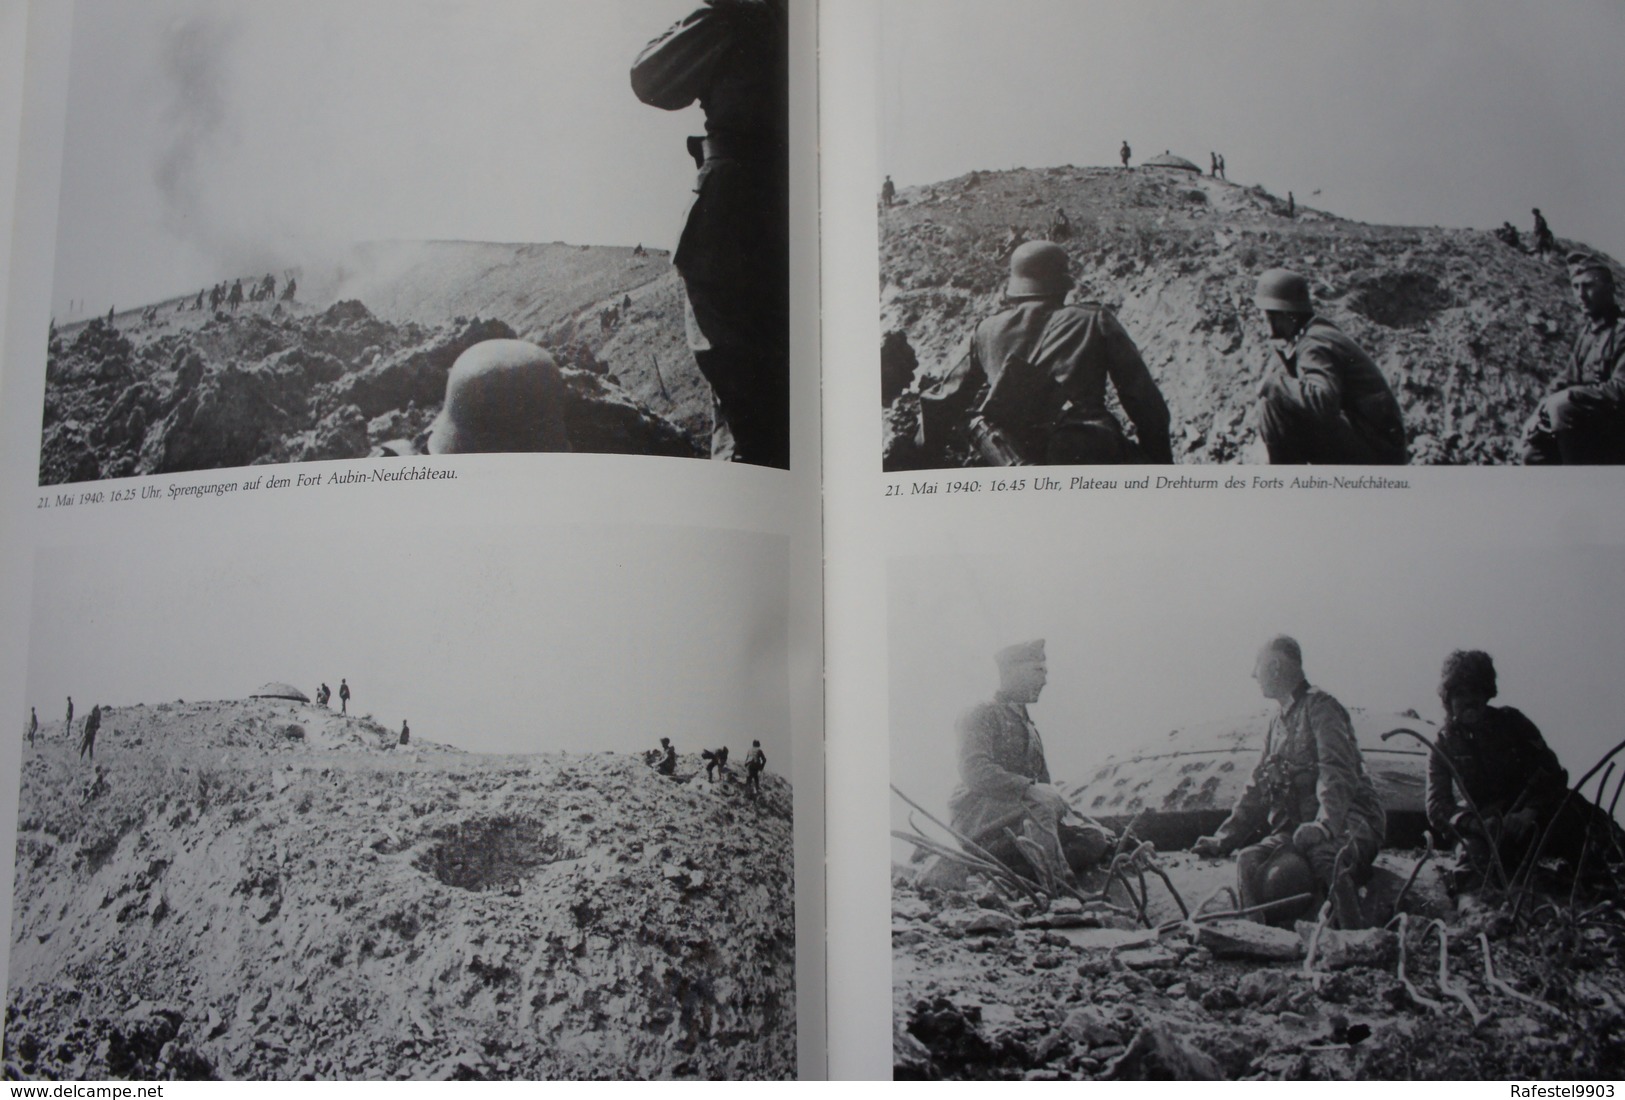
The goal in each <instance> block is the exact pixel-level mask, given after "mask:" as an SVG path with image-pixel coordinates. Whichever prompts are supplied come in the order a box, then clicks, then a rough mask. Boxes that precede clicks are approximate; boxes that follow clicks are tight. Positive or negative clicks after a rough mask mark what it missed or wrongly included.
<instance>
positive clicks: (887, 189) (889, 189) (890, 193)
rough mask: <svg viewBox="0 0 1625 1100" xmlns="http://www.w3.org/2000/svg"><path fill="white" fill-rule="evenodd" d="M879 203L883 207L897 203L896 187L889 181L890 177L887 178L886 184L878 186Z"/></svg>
mask: <svg viewBox="0 0 1625 1100" xmlns="http://www.w3.org/2000/svg"><path fill="white" fill-rule="evenodd" d="M880 201H881V203H882V204H883V205H885V206H890V205H891V204H892V203H894V202H896V201H897V185H896V184H895V183H893V182H892V181H891V177H890V176H887V177H886V182H885V183H882V184H881V185H880Z"/></svg>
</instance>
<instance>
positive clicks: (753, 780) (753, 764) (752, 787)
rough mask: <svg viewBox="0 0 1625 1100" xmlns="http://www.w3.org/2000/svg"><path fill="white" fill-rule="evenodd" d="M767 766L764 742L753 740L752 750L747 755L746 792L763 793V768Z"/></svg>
mask: <svg viewBox="0 0 1625 1100" xmlns="http://www.w3.org/2000/svg"><path fill="white" fill-rule="evenodd" d="M766 767H767V754H766V753H764V752H762V743H761V742H760V741H752V742H751V743H750V752H749V753H747V754H746V755H745V793H746V794H752V795H757V794H761V793H762V769H764V768H766Z"/></svg>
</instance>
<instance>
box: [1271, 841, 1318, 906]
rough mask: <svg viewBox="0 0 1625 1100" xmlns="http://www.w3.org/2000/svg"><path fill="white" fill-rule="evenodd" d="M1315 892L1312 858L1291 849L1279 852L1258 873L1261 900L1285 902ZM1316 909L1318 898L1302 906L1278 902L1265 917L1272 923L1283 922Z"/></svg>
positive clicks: (1308, 900) (1304, 902)
mask: <svg viewBox="0 0 1625 1100" xmlns="http://www.w3.org/2000/svg"><path fill="white" fill-rule="evenodd" d="M1314 892H1315V876H1314V872H1312V871H1311V870H1310V869H1309V861H1308V860H1306V859H1304V858H1303V857H1302V856H1301V855H1299V854H1298V853H1297V852H1295V851H1293V850H1292V849H1291V848H1284V849H1282V850H1281V851H1280V852H1278V853H1276V855H1275V858H1274V859H1272V860H1270V861H1269V862H1268V863H1266V864H1265V865H1264V869H1263V871H1261V872H1260V873H1259V876H1258V895H1259V897H1258V900H1259V901H1261V902H1269V901H1285V900H1286V899H1287V898H1290V897H1296V896H1297V895H1299V894H1311V895H1312V894H1314ZM1313 908H1314V899H1313V898H1312V897H1311V898H1306V899H1305V900H1304V901H1302V902H1301V903H1299V904H1298V905H1277V906H1275V907H1274V908H1271V909H1269V910H1267V911H1266V913H1265V916H1266V917H1267V918H1268V919H1269V922H1270V923H1271V924H1279V923H1281V922H1283V921H1290V920H1292V919H1294V918H1296V917H1300V916H1303V915H1305V914H1307V913H1308V912H1309V911H1310V910H1311V909H1313Z"/></svg>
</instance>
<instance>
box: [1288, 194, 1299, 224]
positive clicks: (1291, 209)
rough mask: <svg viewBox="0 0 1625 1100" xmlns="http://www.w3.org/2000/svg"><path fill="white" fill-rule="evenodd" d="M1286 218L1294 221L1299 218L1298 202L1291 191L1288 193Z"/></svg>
mask: <svg viewBox="0 0 1625 1100" xmlns="http://www.w3.org/2000/svg"><path fill="white" fill-rule="evenodd" d="M1286 216H1287V217H1288V218H1294V219H1295V218H1297V216H1298V200H1297V198H1296V197H1294V196H1293V194H1292V192H1291V191H1288V192H1287V193H1286Z"/></svg>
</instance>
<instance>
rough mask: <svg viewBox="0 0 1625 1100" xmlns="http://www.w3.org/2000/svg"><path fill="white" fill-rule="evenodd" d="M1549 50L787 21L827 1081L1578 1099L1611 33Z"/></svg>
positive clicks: (1590, 800)
mask: <svg viewBox="0 0 1625 1100" xmlns="http://www.w3.org/2000/svg"><path fill="white" fill-rule="evenodd" d="M1548 14H1549V13H1542V14H1540V15H1536V14H1534V13H1530V12H1527V11H1524V10H1522V9H1520V8H1517V7H1515V6H1513V5H1480V4H1475V5H1472V6H1471V7H1468V6H1467V5H1462V4H1452V3H1436V4H1426V5H1420V6H1411V7H1408V8H1406V9H1404V10H1403V11H1401V10H1399V9H1394V8H1390V7H1384V6H1380V5H1356V6H1352V7H1350V6H1347V5H1345V6H1342V7H1339V8H1337V9H1336V10H1335V11H1334V10H1331V9H1327V10H1325V11H1320V10H1309V9H1298V10H1294V11H1293V12H1292V13H1290V17H1288V16H1287V13H1284V12H1283V11H1281V10H1279V9H1276V8H1274V7H1271V6H1269V5H1247V4H1227V5H1220V6H1214V5H1201V4H1191V3H1176V2H1170V3H1160V4H1135V5H1107V4H1088V5H1079V4H1070V3H1044V2H1032V3H1019V4H1001V5H991V4H982V3H975V2H965V3H951V4H948V3H916V2H911V0H887V2H884V3H879V4H874V5H864V4H855V3H854V4H840V3H835V2H831V3H828V4H826V5H824V7H823V9H822V23H823V29H824V33H823V73H822V78H823V84H824V95H823V99H822V102H823V105H824V134H825V139H824V143H823V147H824V159H823V172H824V181H825V182H824V191H825V196H826V202H825V227H826V228H825V270H826V271H827V272H830V273H834V272H837V271H838V272H840V277H839V278H834V277H831V278H830V279H829V280H828V281H827V285H826V294H825V297H824V307H825V313H824V317H825V333H826V349H827V356H828V358H829V360H830V361H831V362H837V361H838V362H841V363H842V364H843V369H842V371H841V372H839V373H838V374H837V373H836V372H829V373H828V374H827V375H826V379H827V383H826V395H827V397H826V400H827V410H828V412H827V417H826V423H827V424H828V425H829V428H828V431H827V433H826V439H827V458H826V460H827V468H828V470H829V471H830V474H829V477H828V478H827V479H826V528H825V530H826V547H827V552H828V554H829V557H830V562H831V565H830V570H829V578H828V582H827V587H828V593H829V595H828V602H829V612H828V617H827V620H826V622H827V625H828V644H829V649H830V653H831V659H830V666H829V680H830V685H831V687H830V696H829V729H830V733H829V759H830V783H831V789H832V790H834V791H838V792H840V794H841V797H842V805H843V807H844V812H843V813H842V814H841V815H839V817H838V818H836V819H832V821H831V828H830V841H829V860H830V884H829V893H830V912H831V926H830V947H831V951H830V975H831V1026H832V1030H831V1036H830V1046H831V1071H832V1074H833V1075H835V1076H838V1077H884V1076H888V1075H890V1076H895V1077H897V1078H904V1079H1000V1080H1022V1079H1040V1080H1159V1079H1169V1078H1178V1079H1261V1078H1287V1079H1294V1080H1345V1079H1349V1080H1373V1079H1389V1078H1396V1077H1397V1078H1404V1079H1410V1080H1505V1079H1527V1078H1547V1077H1555V1076H1558V1075H1566V1076H1568V1077H1571V1078H1574V1079H1577V1080H1578V1079H1583V1080H1598V1079H1608V1078H1612V1077H1615V1076H1617V1075H1618V1068H1619V1065H1620V1061H1619V1057H1620V1055H1619V1051H1618V1049H1617V1047H1616V1045H1615V1044H1613V1043H1612V1041H1611V1040H1600V1039H1598V1038H1597V1036H1598V1035H1599V1031H1598V1029H1599V1028H1603V1029H1606V1028H1608V1027H1609V1026H1611V1025H1610V1024H1609V1023H1608V1022H1607V1021H1608V1020H1610V1019H1611V1018H1612V1013H1613V1011H1614V1009H1613V1008H1612V1007H1611V1006H1612V1005H1613V1004H1614V1001H1615V998H1616V997H1617V996H1618V993H1619V990H1620V988H1621V982H1622V981H1625V972H1622V970H1621V968H1620V965H1619V960H1618V959H1617V958H1616V957H1615V956H1614V954H1613V953H1612V952H1611V950H1609V949H1594V948H1593V947H1592V946H1588V944H1601V943H1604V942H1611V939H1610V937H1612V936H1614V935H1615V934H1616V932H1617V912H1616V910H1617V901H1618V889H1619V887H1618V881H1619V880H1618V871H1619V869H1620V865H1619V861H1620V858H1621V855H1622V851H1625V850H1622V849H1621V848H1620V846H1619V839H1620V836H1621V832H1620V828H1619V823H1618V818H1617V811H1618V801H1617V796H1618V787H1619V778H1620V775H1621V774H1622V773H1621V772H1620V763H1619V760H1618V758H1617V756H1614V755H1612V754H1613V753H1614V752H1615V751H1616V749H1617V746H1616V742H1617V740H1618V731H1617V729H1616V728H1615V723H1613V721H1612V719H1611V717H1610V716H1611V714H1612V710H1613V707H1612V700H1613V691H1612V688H1611V686H1610V679H1611V677H1610V674H1609V672H1608V668H1607V666H1608V663H1609V658H1608V655H1609V654H1611V653H1612V652H1613V651H1614V648H1615V647H1616V646H1617V645H1618V644H1619V641H1620V639H1619V637H1618V625H1617V624H1618V622H1619V620H1620V610H1621V599H1622V589H1621V586H1620V583H1619V580H1618V577H1619V570H1620V568H1621V565H1622V564H1625V538H1622V536H1625V530H1622V528H1621V525H1620V522H1619V515H1620V508H1619V504H1620V501H1621V495H1620V494H1621V489H1622V483H1621V481H1620V479H1619V477H1618V475H1617V473H1616V472H1615V471H1614V470H1613V468H1612V464H1614V463H1617V462H1618V461H1619V456H1618V454H1617V447H1618V441H1619V438H1620V436H1619V432H1618V426H1619V424H1620V423H1625V421H1620V420H1618V419H1617V418H1618V416H1619V415H1620V411H1621V407H1620V405H1619V403H1618V398H1617V396H1616V394H1617V386H1618V380H1617V377H1616V367H1618V366H1619V365H1620V364H1619V352H1618V349H1619V348H1622V347H1625V342H1620V341H1619V340H1618V339H1617V334H1618V326H1619V324H1620V321H1619V307H1618V300H1617V299H1618V295H1617V287H1618V285H1619V283H1620V280H1621V278H1625V269H1621V268H1620V266H1619V263H1618V260H1617V257H1618V256H1619V255H1620V254H1621V251H1620V250H1621V249H1622V248H1625V240H1622V239H1621V237H1620V230H1619V225H1618V222H1617V218H1615V217H1614V216H1613V211H1612V200H1613V195H1612V189H1611V188H1610V187H1609V186H1608V183H1607V181H1610V180H1613V179H1616V178H1618V175H1619V173H1620V171H1621V170H1622V169H1625V164H1622V163H1621V162H1620V159H1619V155H1618V150H1617V149H1616V148H1613V147H1608V148H1606V149H1604V148H1601V147H1599V145H1598V143H1597V142H1596V141H1595V140H1593V139H1594V137H1595V136H1596V135H1599V134H1601V133H1603V132H1608V131H1609V130H1610V128H1611V123H1609V122H1608V121H1607V115H1608V112H1607V110H1606V109H1605V108H1604V107H1603V106H1602V105H1603V104H1604V103H1605V102H1607V101H1609V99H1610V98H1617V93H1618V91H1619V88H1618V87H1617V80H1616V78H1615V77H1614V76H1612V75H1610V74H1611V73H1612V71H1613V70H1612V68H1611V67H1610V66H1608V64H1607V63H1606V61H1605V59H1604V57H1603V52H1602V47H1600V45H1599V43H1600V41H1602V40H1604V39H1606V38H1609V37H1610V36H1614V35H1617V33H1618V31H1619V30H1620V29H1621V28H1620V20H1619V13H1617V12H1614V11H1604V10H1603V9H1600V8H1596V7H1589V6H1580V5H1577V6H1573V7H1567V8H1565V9H1564V10H1563V13H1562V16H1561V17H1560V18H1559V17H1550V18H1548V17H1547V15H1548ZM1559 166H1562V167H1559ZM877 288H878V293H877ZM877 398H878V400H877ZM1175 467H1177V468H1175ZM880 639H884V641H880ZM883 753H884V754H885V759H886V761H887V763H886V766H884V767H883V766H882V765H881V759H882V754H883ZM888 994H889V998H888V997H887V995H888Z"/></svg>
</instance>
